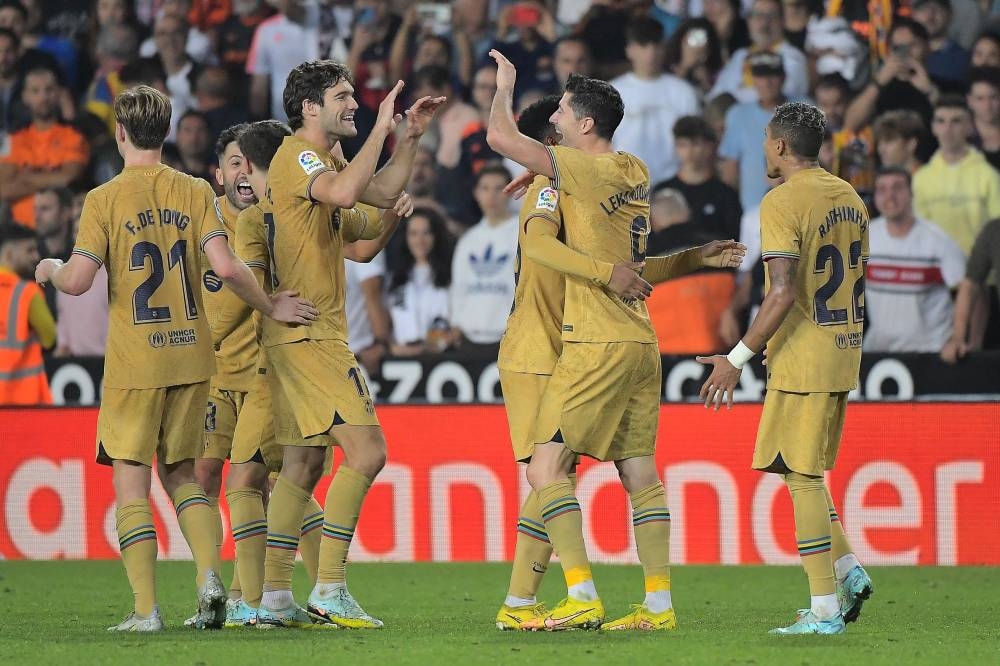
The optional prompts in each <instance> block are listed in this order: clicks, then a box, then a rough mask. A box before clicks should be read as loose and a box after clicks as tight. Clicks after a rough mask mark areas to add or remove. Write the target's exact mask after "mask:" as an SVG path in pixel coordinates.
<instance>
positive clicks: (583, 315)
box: [547, 146, 656, 344]
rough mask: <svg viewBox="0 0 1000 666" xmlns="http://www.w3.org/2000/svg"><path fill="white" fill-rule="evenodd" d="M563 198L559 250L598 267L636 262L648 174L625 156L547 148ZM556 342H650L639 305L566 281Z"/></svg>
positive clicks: (645, 225)
mask: <svg viewBox="0 0 1000 666" xmlns="http://www.w3.org/2000/svg"><path fill="white" fill-rule="evenodd" d="M547 150H548V151H549V157H550V158H551V160H552V166H553V169H554V171H555V178H554V179H553V180H554V181H555V183H554V184H555V187H556V189H557V190H559V191H560V193H562V194H565V197H562V203H561V205H562V212H563V224H564V225H565V230H566V245H568V246H569V247H571V248H573V249H574V250H576V251H578V252H581V253H583V254H586V255H588V256H590V257H592V258H594V259H595V260H597V261H606V262H608V263H618V262H622V261H642V260H643V259H645V257H646V242H647V239H648V237H649V170H648V169H647V168H646V165H645V164H643V162H642V160H640V159H639V158H638V157H636V156H635V155H631V154H629V153H625V152H615V153H605V154H603V155H591V154H588V153H585V152H583V151H581V150H577V149H575V148H567V147H564V146H552V147H549V148H547ZM562 330H563V334H562V337H563V340H565V341H572V342H648V343H653V344H655V343H656V333H655V331H654V330H653V326H652V324H651V323H650V321H649V312H648V311H647V310H646V304H645V302H643V301H639V300H635V301H632V300H629V301H625V300H623V299H621V298H619V297H618V296H616V295H615V294H614V293H612V292H611V291H608V289H607V288H605V287H602V286H600V285H598V284H596V283H594V282H592V281H588V280H582V279H580V278H576V277H572V276H567V277H566V306H565V311H564V313H563V327H562Z"/></svg>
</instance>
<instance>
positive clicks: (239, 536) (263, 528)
mask: <svg viewBox="0 0 1000 666" xmlns="http://www.w3.org/2000/svg"><path fill="white" fill-rule="evenodd" d="M265 534H267V521H266V520H251V521H250V522H249V523H243V524H242V525H234V526H233V541H242V540H243V539H248V538H250V537H255V536H263V535H265Z"/></svg>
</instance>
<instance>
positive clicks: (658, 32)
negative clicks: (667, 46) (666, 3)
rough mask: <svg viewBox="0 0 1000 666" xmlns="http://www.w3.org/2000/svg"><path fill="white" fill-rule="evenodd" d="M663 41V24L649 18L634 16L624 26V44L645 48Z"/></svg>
mask: <svg viewBox="0 0 1000 666" xmlns="http://www.w3.org/2000/svg"><path fill="white" fill-rule="evenodd" d="M662 41H663V24H662V23H660V22H659V21H657V20H656V19H655V18H652V17H651V16H635V17H633V18H632V19H630V20H629V22H628V23H627V24H625V43H626V44H638V45H639V46H646V45H647V44H659V43H660V42H662Z"/></svg>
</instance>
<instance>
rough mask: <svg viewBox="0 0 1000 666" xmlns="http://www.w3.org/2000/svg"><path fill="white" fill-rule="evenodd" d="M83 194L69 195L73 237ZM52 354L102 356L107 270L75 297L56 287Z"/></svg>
mask: <svg viewBox="0 0 1000 666" xmlns="http://www.w3.org/2000/svg"><path fill="white" fill-rule="evenodd" d="M85 198H86V193H85V192H84V193H78V194H77V195H74V197H73V216H72V224H71V227H72V229H71V232H70V233H71V234H72V236H73V238H76V234H77V231H78V230H79V226H80V214H81V213H82V212H83V199H85ZM56 312H57V313H58V321H57V322H56V331H57V338H58V344H57V347H56V351H55V355H56V356H62V357H65V356H104V351H105V342H106V341H107V338H108V269H107V266H101V267H100V268H99V269H97V274H96V275H95V276H94V284H93V285H91V287H90V289H88V290H87V291H86V292H85V293H83V294H80V295H79V296H70V295H69V294H66V293H63V292H61V291H59V290H56Z"/></svg>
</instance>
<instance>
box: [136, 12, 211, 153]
mask: <svg viewBox="0 0 1000 666" xmlns="http://www.w3.org/2000/svg"><path fill="white" fill-rule="evenodd" d="M184 21H185V19H183V18H178V17H177V16H173V15H170V14H164V15H163V16H161V17H160V18H158V19H157V20H156V26H155V27H154V28H153V39H154V40H155V41H156V55H157V56H158V57H159V59H160V64H162V65H163V71H164V72H165V73H166V75H167V81H166V83H167V91H168V93H169V96H170V108H171V115H170V132H169V134H167V140H168V141H173V140H176V137H177V123H178V122H179V120H180V117H181V116H183V115H184V112H185V111H187V110H188V109H191V108H194V82H195V78H196V77H197V76H198V72H199V71H200V69H201V68H200V67H198V65H197V63H195V61H194V60H192V59H191V56H189V55H188V53H187V51H185V50H184V39H185V37H184V35H185V34H186V33H187V24H186V23H185V22H184ZM144 57H145V56H144Z"/></svg>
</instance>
